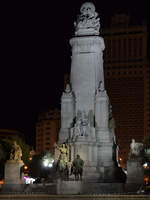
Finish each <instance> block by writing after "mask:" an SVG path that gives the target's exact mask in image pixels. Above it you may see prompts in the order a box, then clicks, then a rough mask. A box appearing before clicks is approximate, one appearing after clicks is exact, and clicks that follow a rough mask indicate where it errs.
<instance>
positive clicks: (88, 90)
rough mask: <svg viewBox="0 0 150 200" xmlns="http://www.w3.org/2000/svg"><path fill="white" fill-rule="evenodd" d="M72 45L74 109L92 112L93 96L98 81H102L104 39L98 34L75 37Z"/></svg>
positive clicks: (71, 42) (87, 112)
mask: <svg viewBox="0 0 150 200" xmlns="http://www.w3.org/2000/svg"><path fill="white" fill-rule="evenodd" d="M70 44H71V46H72V62H71V85H72V90H73V92H74V94H75V97H76V111H75V113H76V114H77V112H78V111H79V110H80V111H83V110H84V111H85V112H86V114H89V112H93V114H94V97H95V91H96V89H97V88H98V85H99V82H100V81H102V82H103V83H104V72H103V58H102V55H103V53H102V51H103V50H104V48H105V47H104V41H103V38H102V37H99V36H84V37H75V38H72V39H71V40H70Z"/></svg>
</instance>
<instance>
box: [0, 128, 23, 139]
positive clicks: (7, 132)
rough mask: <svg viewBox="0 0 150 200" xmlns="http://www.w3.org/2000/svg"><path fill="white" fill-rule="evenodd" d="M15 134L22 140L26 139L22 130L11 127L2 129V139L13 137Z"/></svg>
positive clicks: (0, 133) (0, 131) (0, 136)
mask: <svg viewBox="0 0 150 200" xmlns="http://www.w3.org/2000/svg"><path fill="white" fill-rule="evenodd" d="M15 136H17V137H19V138H21V139H22V140H25V138H24V134H23V133H21V132H20V131H17V130H11V129H0V139H12V138H13V137H15Z"/></svg>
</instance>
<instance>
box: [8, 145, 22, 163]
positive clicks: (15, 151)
mask: <svg viewBox="0 0 150 200" xmlns="http://www.w3.org/2000/svg"><path fill="white" fill-rule="evenodd" d="M21 157H22V149H21V147H20V146H19V145H18V144H17V143H16V141H14V143H13V145H12V149H11V153H10V160H15V161H20V160H21Z"/></svg>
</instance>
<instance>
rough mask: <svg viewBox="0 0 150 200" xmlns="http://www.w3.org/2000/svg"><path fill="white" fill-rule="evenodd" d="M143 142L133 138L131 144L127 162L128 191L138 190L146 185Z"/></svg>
mask: <svg viewBox="0 0 150 200" xmlns="http://www.w3.org/2000/svg"><path fill="white" fill-rule="evenodd" d="M142 150H143V143H140V142H136V141H135V139H132V142H131V144H130V153H129V159H128V162H127V173H128V176H127V182H126V191H138V190H139V189H140V188H141V187H142V186H143V185H144V169H143V166H142V157H143V156H141V152H142Z"/></svg>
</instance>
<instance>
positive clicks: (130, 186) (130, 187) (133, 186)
mask: <svg viewBox="0 0 150 200" xmlns="http://www.w3.org/2000/svg"><path fill="white" fill-rule="evenodd" d="M143 189H144V185H143V184H139V183H126V185H125V192H126V193H137V192H138V191H141V190H143Z"/></svg>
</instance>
